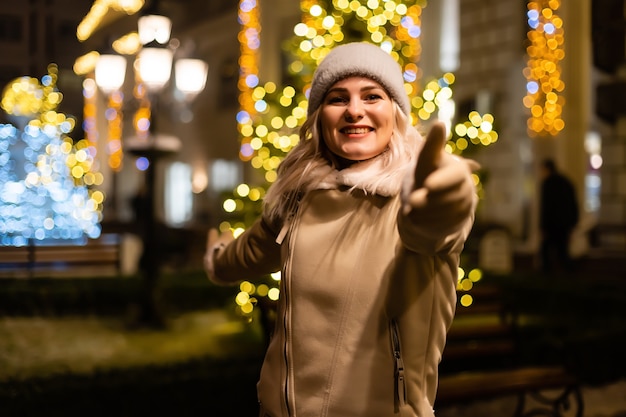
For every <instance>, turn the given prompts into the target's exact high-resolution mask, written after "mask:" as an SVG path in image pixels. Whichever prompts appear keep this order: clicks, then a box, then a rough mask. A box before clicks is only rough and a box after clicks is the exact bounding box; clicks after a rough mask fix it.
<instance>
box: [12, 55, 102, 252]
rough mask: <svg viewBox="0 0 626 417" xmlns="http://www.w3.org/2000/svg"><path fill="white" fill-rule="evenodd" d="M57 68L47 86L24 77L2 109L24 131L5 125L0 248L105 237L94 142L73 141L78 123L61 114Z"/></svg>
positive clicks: (45, 82) (50, 69) (46, 79)
mask: <svg viewBox="0 0 626 417" xmlns="http://www.w3.org/2000/svg"><path fill="white" fill-rule="evenodd" d="M57 74H58V69H57V67H56V65H54V64H53V65H50V66H49V67H48V74H47V75H45V76H43V77H42V79H41V83H40V82H39V80H37V79H36V78H31V77H21V78H18V79H16V80H14V81H13V82H11V83H10V84H9V85H8V86H7V87H6V88H5V90H4V92H3V96H2V108H3V109H4V110H5V111H6V112H7V113H8V114H10V115H12V116H13V117H14V118H15V119H16V120H17V121H18V123H19V124H20V125H21V126H20V127H19V128H17V127H15V126H13V125H0V236H1V237H0V245H13V246H21V245H26V244H28V241H29V239H36V240H44V239H82V238H84V237H85V236H88V237H91V238H96V237H98V236H99V235H100V226H99V221H100V218H101V209H102V202H103V200H104V195H103V194H102V192H100V191H97V190H92V189H91V186H92V185H99V184H101V183H102V175H101V174H100V173H98V172H96V171H95V168H96V166H95V161H94V159H93V155H94V153H95V150H94V148H93V147H92V146H91V144H90V142H89V140H86V139H83V140H80V141H78V142H77V143H74V142H73V140H72V139H71V138H70V137H69V133H71V132H72V130H73V129H74V126H75V120H74V119H73V118H71V117H67V116H66V115H65V114H63V113H59V112H57V111H56V109H57V108H58V106H59V104H60V103H61V100H62V99H63V95H62V94H61V93H60V92H59V91H58V90H57V88H56V83H57Z"/></svg>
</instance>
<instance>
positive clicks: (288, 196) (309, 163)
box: [263, 101, 420, 220]
mask: <svg viewBox="0 0 626 417" xmlns="http://www.w3.org/2000/svg"><path fill="white" fill-rule="evenodd" d="M320 109H321V106H320V107H318V108H317V109H316V110H315V111H314V112H313V113H312V114H311V116H310V117H309V118H307V120H306V121H305V122H304V124H303V125H302V127H301V128H300V134H299V136H300V141H299V142H298V144H297V145H296V146H295V147H294V148H293V149H292V150H291V151H289V153H288V154H287V156H286V157H285V159H284V160H283V161H282V162H281V164H280V166H279V167H278V178H277V180H276V182H275V183H274V184H272V186H271V187H270V188H269V190H268V192H267V194H266V195H265V198H264V200H263V203H264V212H265V214H266V215H267V216H268V217H269V218H270V219H271V220H284V219H285V218H287V217H288V216H289V215H290V214H292V213H293V212H294V211H295V209H296V207H297V204H298V202H299V200H300V197H301V196H302V194H303V193H304V191H306V190H307V189H310V188H311V187H314V186H315V184H318V183H320V182H321V181H322V180H323V179H324V178H325V177H326V175H327V174H328V173H329V171H330V169H323V168H333V169H337V168H338V166H339V161H338V158H337V156H336V155H335V154H333V153H332V152H331V151H330V150H329V149H328V147H327V146H326V143H325V142H324V139H323V137H322V134H321V133H320V132H321V124H320V116H319V114H320ZM393 112H394V128H393V132H392V135H391V140H390V142H389V147H388V149H387V150H386V151H385V152H383V153H382V154H381V155H379V156H378V157H382V158H383V164H382V166H383V168H382V170H381V171H377V172H372V173H369V174H367V173H365V174H364V175H366V176H368V177H364V178H363V181H362V183H368V184H371V189H373V190H374V191H375V190H376V187H377V185H378V184H380V183H382V182H383V181H385V180H387V179H388V178H389V177H390V176H392V175H394V173H395V172H396V171H397V169H399V167H402V166H405V165H406V163H408V162H410V161H411V160H412V158H413V157H414V155H416V149H417V145H418V142H419V138H420V136H419V134H418V133H417V131H416V130H415V129H414V128H413V127H412V126H411V125H410V124H409V121H408V118H407V116H406V115H405V114H404V112H403V111H402V109H401V108H400V106H398V104H397V103H396V102H395V101H394V102H393ZM320 168H322V169H320ZM353 188H355V187H353Z"/></svg>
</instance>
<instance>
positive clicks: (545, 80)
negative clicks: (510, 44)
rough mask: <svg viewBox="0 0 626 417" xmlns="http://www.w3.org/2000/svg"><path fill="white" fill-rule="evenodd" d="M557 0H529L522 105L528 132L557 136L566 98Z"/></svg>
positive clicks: (561, 36)
mask: <svg viewBox="0 0 626 417" xmlns="http://www.w3.org/2000/svg"><path fill="white" fill-rule="evenodd" d="M560 5H561V2H560V0H537V1H530V2H528V25H529V26H530V30H529V31H528V40H529V41H530V45H529V46H528V48H527V49H526V51H527V53H528V63H527V66H526V68H525V69H524V75H525V77H526V79H527V84H526V96H525V97H524V106H525V107H526V108H528V109H529V110H530V117H529V118H528V122H527V123H528V133H529V135H530V136H531V137H535V136H556V135H557V134H558V133H559V132H560V131H561V130H563V128H564V127H565V123H564V121H563V119H562V117H561V115H562V111H563V105H564V104H565V99H564V97H563V95H562V92H563V90H564V89H565V83H564V82H563V80H562V79H561V65H560V62H561V61H562V60H563V58H564V57H565V51H564V49H563V43H564V40H565V37H564V30H563V19H561V18H560V17H559V16H558V15H557V13H556V12H557V10H558V8H559V6H560Z"/></svg>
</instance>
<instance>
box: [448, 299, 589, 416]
mask: <svg viewBox="0 0 626 417" xmlns="http://www.w3.org/2000/svg"><path fill="white" fill-rule="evenodd" d="M478 288H480V287H476V288H475V290H477V291H474V290H472V291H471V292H470V293H472V294H473V296H474V303H475V305H471V306H469V307H463V306H460V305H459V306H457V315H456V316H455V319H454V321H453V324H452V327H451V328H450V331H449V333H448V340H447V344H446V348H445V349H444V352H443V358H442V362H441V366H440V379H439V389H438V394H437V404H436V405H437V406H438V407H445V406H449V405H453V404H460V403H470V402H473V401H478V400H488V399H493V398H497V397H503V396H507V395H513V396H516V397H517V405H516V409H515V414H514V416H515V417H535V416H551V417H563V416H564V415H565V414H564V413H565V412H570V414H567V415H572V414H571V412H574V413H575V414H574V415H576V416H577V417H582V413H583V399H582V395H581V392H580V387H579V381H578V379H577V378H576V377H575V376H574V375H572V374H571V373H569V372H568V371H566V370H565V369H564V368H563V367H560V366H525V365H524V366H520V365H518V363H519V361H518V359H517V358H518V355H519V349H518V345H517V323H516V322H517V314H515V313H514V312H511V311H507V310H509V309H510V307H509V306H507V305H506V303H505V302H504V300H503V297H502V295H501V294H500V293H499V290H498V289H497V288H495V287H493V288H488V287H484V288H482V289H480V290H478ZM459 295H462V293H460V294H459ZM459 298H460V297H459Z"/></svg>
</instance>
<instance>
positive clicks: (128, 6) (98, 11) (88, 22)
mask: <svg viewBox="0 0 626 417" xmlns="http://www.w3.org/2000/svg"><path fill="white" fill-rule="evenodd" d="M143 5H144V0H95V1H94V2H93V4H92V5H91V9H90V10H89V13H87V15H86V16H85V17H84V18H83V20H82V21H81V22H80V23H79V25H78V27H77V28H76V37H77V38H78V40H79V41H81V42H82V41H85V40H87V39H89V37H90V36H91V35H92V33H93V32H94V31H95V30H96V28H97V27H98V26H99V25H100V24H101V23H102V22H103V21H104V20H105V16H106V15H107V13H109V11H113V12H118V13H125V14H127V15H132V14H135V13H137V12H138V11H139V10H141V8H142V7H143Z"/></svg>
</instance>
